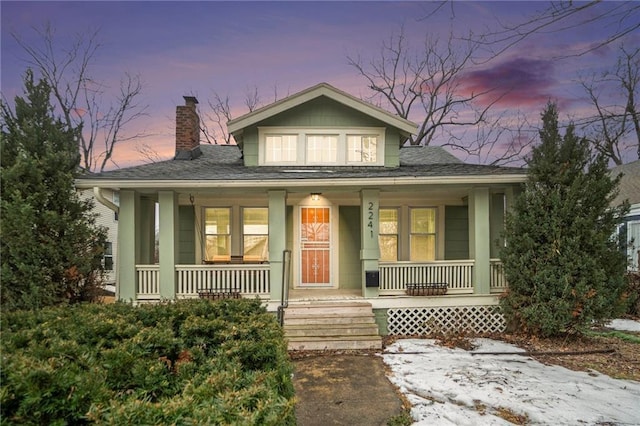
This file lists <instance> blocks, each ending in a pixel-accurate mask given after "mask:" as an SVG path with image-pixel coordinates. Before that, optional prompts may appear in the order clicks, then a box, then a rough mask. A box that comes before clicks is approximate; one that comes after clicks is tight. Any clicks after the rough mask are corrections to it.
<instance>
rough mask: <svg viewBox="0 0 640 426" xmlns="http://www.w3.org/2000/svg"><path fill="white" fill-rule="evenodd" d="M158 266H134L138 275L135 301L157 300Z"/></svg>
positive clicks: (158, 289) (158, 295) (158, 291)
mask: <svg viewBox="0 0 640 426" xmlns="http://www.w3.org/2000/svg"><path fill="white" fill-rule="evenodd" d="M158 271H160V266H159V265H136V273H137V275H138V288H136V298H137V299H159V298H160V281H159V280H158V275H159V274H158Z"/></svg>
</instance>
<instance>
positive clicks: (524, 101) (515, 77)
mask: <svg viewBox="0 0 640 426" xmlns="http://www.w3.org/2000/svg"><path fill="white" fill-rule="evenodd" d="M553 75H554V64H553V62H552V61H549V60H541V59H528V58H513V59H510V60H508V61H505V62H502V63H500V64H498V65H497V66H495V67H493V68H487V69H484V70H480V71H472V72H469V73H468V74H466V75H465V76H464V78H463V83H462V85H463V87H464V89H465V91H466V92H468V93H469V94H471V93H473V94H478V93H485V92H487V93H488V94H487V95H485V96H483V99H484V101H485V102H489V101H490V100H494V99H496V98H500V99H499V100H498V102H497V105H498V106H501V107H518V108H521V109H528V108H539V107H540V106H541V105H544V104H545V103H546V102H547V101H548V100H549V99H553V98H555V97H556V96H554V93H553V87H554V85H555V84H556V83H557V82H556V80H555V78H554V76H553Z"/></svg>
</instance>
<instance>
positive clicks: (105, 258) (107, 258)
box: [102, 241, 113, 272]
mask: <svg viewBox="0 0 640 426" xmlns="http://www.w3.org/2000/svg"><path fill="white" fill-rule="evenodd" d="M102 266H103V269H104V270H105V271H106V272H113V242H111V241H107V242H105V244H104V253H103V254H102Z"/></svg>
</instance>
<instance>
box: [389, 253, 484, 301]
mask: <svg viewBox="0 0 640 426" xmlns="http://www.w3.org/2000/svg"><path fill="white" fill-rule="evenodd" d="M379 269H380V291H381V292H386V293H389V294H394V293H398V292H404V291H405V289H406V288H407V283H447V289H448V292H449V293H456V294H461V293H473V282H472V276H473V260H439V261H433V262H423V263H416V262H394V263H382V262H381V263H380V267H379Z"/></svg>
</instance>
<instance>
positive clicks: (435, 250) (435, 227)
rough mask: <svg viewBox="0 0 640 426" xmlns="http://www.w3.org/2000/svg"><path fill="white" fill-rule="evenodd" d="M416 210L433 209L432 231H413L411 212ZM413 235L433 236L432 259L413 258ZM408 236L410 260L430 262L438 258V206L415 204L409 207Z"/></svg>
mask: <svg viewBox="0 0 640 426" xmlns="http://www.w3.org/2000/svg"><path fill="white" fill-rule="evenodd" d="M417 210H431V211H433V232H414V230H413V212H414V211H417ZM414 235H415V236H427V237H428V236H432V237H433V248H432V250H433V258H432V259H419V258H417V259H416V258H414V251H413V239H414ZM408 237H409V260H410V261H411V262H432V261H435V260H436V259H437V258H438V208H437V207H433V206H416V207H409V223H408Z"/></svg>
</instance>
